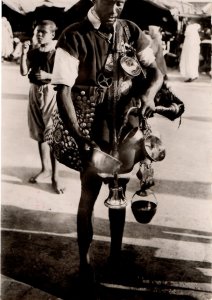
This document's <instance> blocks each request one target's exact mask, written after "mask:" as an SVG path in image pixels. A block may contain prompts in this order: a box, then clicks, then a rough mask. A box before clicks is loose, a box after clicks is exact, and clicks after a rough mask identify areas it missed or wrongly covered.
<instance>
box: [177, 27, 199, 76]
mask: <svg viewBox="0 0 212 300" xmlns="http://www.w3.org/2000/svg"><path fill="white" fill-rule="evenodd" d="M199 29H200V25H199V24H197V23H194V24H189V25H188V26H187V28H186V30H185V40H184V43H183V47H182V53H181V57H180V73H181V75H182V76H183V77H185V78H191V79H194V78H196V77H198V76H199V72H198V68H199V54H200V36H199V33H198V31H199Z"/></svg>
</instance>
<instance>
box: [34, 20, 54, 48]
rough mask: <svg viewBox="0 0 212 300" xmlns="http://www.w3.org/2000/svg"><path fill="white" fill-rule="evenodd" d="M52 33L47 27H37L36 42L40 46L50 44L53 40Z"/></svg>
mask: <svg viewBox="0 0 212 300" xmlns="http://www.w3.org/2000/svg"><path fill="white" fill-rule="evenodd" d="M54 35H55V34H54V32H52V30H51V29H50V26H48V25H44V26H41V25H38V27H37V40H38V43H39V44H41V45H45V44H48V43H50V42H51V41H52V40H53V38H54Z"/></svg>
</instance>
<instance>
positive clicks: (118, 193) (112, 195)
mask: <svg viewBox="0 0 212 300" xmlns="http://www.w3.org/2000/svg"><path fill="white" fill-rule="evenodd" d="M104 204H105V206H107V207H108V208H112V209H121V208H125V207H126V206H127V204H128V203H127V200H126V199H125V196H124V193H123V188H122V187H121V186H119V187H114V188H110V190H109V196H108V198H107V199H106V200H105V202H104Z"/></svg>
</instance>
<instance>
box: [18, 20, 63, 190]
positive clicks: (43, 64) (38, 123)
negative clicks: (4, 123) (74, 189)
mask: <svg viewBox="0 0 212 300" xmlns="http://www.w3.org/2000/svg"><path fill="white" fill-rule="evenodd" d="M56 29H57V27H56V25H55V23H54V22H52V21H50V20H43V21H41V22H40V23H39V24H38V26H37V41H38V44H39V46H38V47H36V48H34V49H30V42H29V41H26V42H24V43H23V47H22V55H21V62H20V72H21V75H23V76H26V75H28V78H29V81H30V83H31V85H30V91H29V106H28V125H29V131H30V136H31V138H32V139H34V140H36V141H37V142H38V149H39V154H40V158H41V166H42V168H41V171H40V172H39V173H38V174H37V175H35V176H33V177H31V178H30V179H29V182H30V183H36V182H38V181H41V180H44V179H46V178H48V177H50V176H51V174H50V172H49V169H48V158H49V153H50V160H51V165H52V187H53V189H54V190H55V192H56V193H58V194H60V193H63V192H64V188H63V187H61V186H60V183H59V175H58V162H57V161H56V159H55V158H54V155H53V153H51V152H50V149H49V146H48V144H47V143H46V142H45V141H44V132H45V130H46V129H47V128H48V126H49V125H50V118H51V115H52V113H53V112H54V110H55V108H56V97H55V91H54V88H53V86H52V85H51V78H52V70H53V65H54V57H55V43H54V42H53V39H54V37H55V31H56Z"/></svg>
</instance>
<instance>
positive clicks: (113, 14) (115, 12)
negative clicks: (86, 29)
mask: <svg viewBox="0 0 212 300" xmlns="http://www.w3.org/2000/svg"><path fill="white" fill-rule="evenodd" d="M124 4H125V0H119V1H117V0H95V10H96V13H97V15H98V16H99V18H100V21H101V23H103V24H108V25H112V24H113V23H114V22H115V21H116V19H117V18H118V17H119V16H120V14H121V12H122V10H123V7H124Z"/></svg>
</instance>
